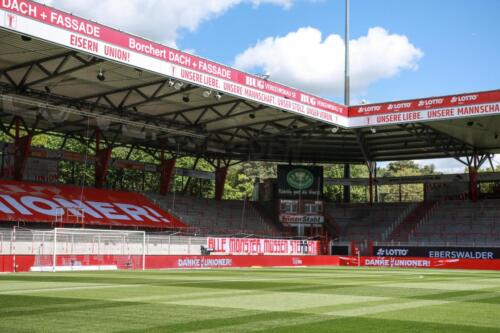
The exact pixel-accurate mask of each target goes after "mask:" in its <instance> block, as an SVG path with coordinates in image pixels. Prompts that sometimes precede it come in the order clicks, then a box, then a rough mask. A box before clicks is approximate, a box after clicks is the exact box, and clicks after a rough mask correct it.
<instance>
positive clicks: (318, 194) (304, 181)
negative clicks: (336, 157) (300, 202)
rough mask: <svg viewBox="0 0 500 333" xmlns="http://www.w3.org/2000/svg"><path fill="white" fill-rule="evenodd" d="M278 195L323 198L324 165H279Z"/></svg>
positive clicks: (281, 196) (295, 197) (282, 196)
mask: <svg viewBox="0 0 500 333" xmlns="http://www.w3.org/2000/svg"><path fill="white" fill-rule="evenodd" d="M278 195H279V197H280V198H292V199H297V198H301V199H321V198H322V197H323V167H321V166H298V165H278Z"/></svg>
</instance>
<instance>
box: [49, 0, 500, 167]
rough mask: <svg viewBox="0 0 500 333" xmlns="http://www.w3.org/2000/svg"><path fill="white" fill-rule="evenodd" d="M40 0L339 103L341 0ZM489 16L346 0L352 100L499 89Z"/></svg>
mask: <svg viewBox="0 0 500 333" xmlns="http://www.w3.org/2000/svg"><path fill="white" fill-rule="evenodd" d="M43 2H45V3H47V4H49V5H53V6H55V7H57V8H61V9H65V10H67V11H70V12H73V13H76V14H78V15H81V16H83V17H87V18H91V19H95V20H96V21H98V22H101V23H104V24H108V25H111V26H113V27H117V28H120V29H123V30H125V31H128V32H131V33H134V34H138V35H141V36H144V37H148V38H150V39H153V40H156V41H159V42H163V43H166V44H168V45H171V46H175V47H177V48H180V49H182V50H188V51H191V52H194V53H196V54H197V55H200V56H203V57H206V58H208V59H211V60H215V61H217V62H220V63H224V64H227V65H232V66H238V67H239V68H242V69H244V70H247V71H249V72H253V73H264V72H269V74H271V80H274V81H278V82H281V83H284V84H287V85H290V86H294V87H298V88H300V89H303V90H306V91H309V92H313V93H316V94H319V95H322V96H324V97H327V98H330V99H333V100H335V101H337V102H342V101H343V99H342V85H343V80H342V79H343V77H342V76H343V56H342V54H343V45H344V44H343V34H344V0H189V1H179V0H72V1H68V0H46V1H43ZM118 6H119V8H120V9H121V10H120V11H116V8H117V7H118ZM110 13H113V15H110ZM499 15H500V0H351V38H350V40H351V49H352V60H351V66H352V80H353V92H352V95H353V98H352V102H353V104H355V103H359V102H360V101H361V100H366V101H367V102H381V101H390V100H400V99H412V98H419V97H428V96H439V95H446V94H454V93H460V92H474V91H484V90H493V89H499V88H500V79H499V78H500V18H499ZM434 163H436V164H437V166H438V167H439V168H440V169H442V170H445V171H458V170H463V166H462V165H459V164H457V163H451V162H450V161H434Z"/></svg>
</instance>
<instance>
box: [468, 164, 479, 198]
mask: <svg viewBox="0 0 500 333" xmlns="http://www.w3.org/2000/svg"><path fill="white" fill-rule="evenodd" d="M469 198H470V200H471V201H472V202H476V201H477V199H478V193H477V168H476V167H469Z"/></svg>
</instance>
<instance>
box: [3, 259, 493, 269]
mask: <svg viewBox="0 0 500 333" xmlns="http://www.w3.org/2000/svg"><path fill="white" fill-rule="evenodd" d="M72 259H74V260H76V261H81V262H85V263H86V264H87V265H116V266H117V268H118V269H142V264H141V265H139V264H137V265H136V266H128V265H126V263H127V262H131V261H132V262H136V263H142V261H141V260H142V259H141V258H140V256H132V257H130V256H119V255H106V256H102V255H101V256H97V255H93V256H92V255H91V256H89V255H87V256H72ZM145 259H146V262H145V263H146V265H145V267H146V269H198V268H238V267H241V268H243V267H301V266H311V267H314V266H358V261H357V260H358V258H356V257H342V256H217V255H215V256H212V255H211V256H194V255H192V256H168V255H158V256H154V255H148V256H146V258H145ZM64 261H65V259H64V256H62V257H61V258H59V259H58V265H63V264H64ZM14 262H15V266H16V271H17V272H27V271H29V270H30V269H31V268H32V267H33V266H35V263H36V256H34V255H18V256H16V257H15V259H14V256H12V255H0V272H13V271H14ZM67 262H69V261H68V260H66V263H67ZM360 266H363V267H392V268H445V269H477V270H500V260H476V259H428V258H396V257H387V258H379V257H361V265H360Z"/></svg>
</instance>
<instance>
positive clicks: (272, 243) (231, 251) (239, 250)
mask: <svg viewBox="0 0 500 333" xmlns="http://www.w3.org/2000/svg"><path fill="white" fill-rule="evenodd" d="M207 249H208V250H209V251H210V252H211V253H215V254H226V255H312V256H315V255H318V254H319V242H317V241H307V240H291V239H260V238H227V237H224V238H220V237H209V238H208V239H207Z"/></svg>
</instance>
